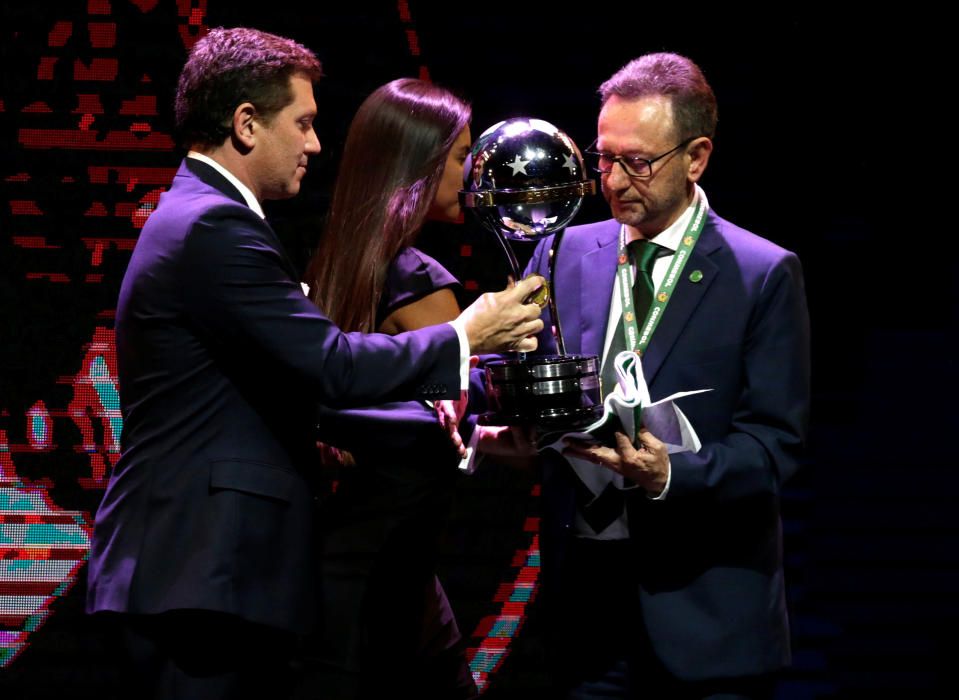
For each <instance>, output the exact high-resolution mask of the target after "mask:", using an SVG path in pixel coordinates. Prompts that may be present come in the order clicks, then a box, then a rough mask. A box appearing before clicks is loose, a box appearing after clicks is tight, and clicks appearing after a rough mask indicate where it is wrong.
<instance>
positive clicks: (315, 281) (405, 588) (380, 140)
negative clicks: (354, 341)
mask: <svg viewBox="0 0 959 700" xmlns="http://www.w3.org/2000/svg"><path fill="white" fill-rule="evenodd" d="M470 114H471V113H470V108H469V106H468V105H467V104H466V103H465V102H463V101H462V100H460V99H458V98H457V97H455V96H454V95H452V94H451V93H450V92H448V91H446V90H444V89H442V88H439V87H437V86H435V85H432V84H430V83H426V82H424V81H421V80H414V79H408V78H407V79H401V80H395V81H393V82H391V83H388V84H386V85H384V86H382V87H380V88H379V89H378V90H376V91H375V92H374V93H373V94H371V95H370V96H369V97H368V98H367V99H366V101H365V102H363V104H362V105H361V106H360V108H359V111H358V112H357V114H356V116H355V118H354V119H353V122H352V124H351V126H350V130H349V134H348V136H347V139H346V145H345V148H344V151H343V157H342V160H341V163H340V170H339V173H338V177H337V180H336V185H335V187H334V193H333V199H332V203H331V207H330V212H329V217H328V223H327V226H326V228H325V230H324V232H323V235H322V237H321V240H320V242H319V245H318V247H317V250H316V252H315V254H314V255H313V258H312V260H311V261H310V264H309V267H308V270H307V276H306V282H307V284H308V285H309V287H310V298H311V299H312V300H313V301H315V302H316V303H317V304H318V305H319V306H321V307H322V308H323V309H324V311H325V312H326V313H327V314H328V315H329V317H330V318H331V319H333V321H334V322H335V323H336V324H337V325H338V326H339V327H340V328H342V329H343V330H345V331H364V332H374V331H377V332H384V333H391V334H395V333H401V332H404V331H409V330H413V329H415V328H420V327H423V326H427V325H432V324H436V323H442V322H444V321H449V320H452V319H454V318H456V316H457V315H459V308H458V305H457V302H456V297H455V295H454V293H453V291H452V289H453V288H454V287H455V286H456V284H457V282H456V280H455V279H454V278H453V277H452V276H451V275H450V274H449V273H448V272H447V271H446V270H445V269H444V268H443V267H442V266H441V265H440V264H439V263H437V262H436V261H435V260H433V259H432V258H430V257H429V256H427V255H425V254H424V253H422V252H420V251H418V250H417V249H415V248H413V247H412V244H413V242H414V241H415V239H416V236H417V234H418V233H419V231H420V228H421V226H422V225H423V223H424V221H425V220H426V219H438V220H443V221H455V220H457V219H458V217H459V213H460V210H459V203H458V200H457V192H458V191H459V189H460V188H461V187H462V181H463V162H464V160H465V158H466V156H467V153H468V151H469V148H470V130H469V121H470ZM336 415H337V416H339V418H338V419H337V420H336V422H335V423H333V424H332V425H333V426H334V427H333V428H332V430H333V431H334V432H333V434H330V433H327V434H326V435H324V436H323V437H324V439H325V440H327V441H329V442H330V443H335V444H337V445H338V446H340V447H345V448H346V450H348V451H344V450H340V449H332V448H327V449H326V450H325V451H324V455H325V461H327V462H329V461H331V460H332V461H334V462H335V463H336V465H337V473H336V484H337V487H336V491H335V493H334V494H333V495H332V496H331V497H330V498H329V500H328V502H327V503H324V505H323V508H322V509H321V517H322V522H321V542H322V544H321V547H322V551H321V553H320V569H321V571H320V577H319V579H320V581H321V586H322V591H321V593H320V598H319V599H320V607H321V610H320V621H319V628H320V630H321V633H320V637H321V639H320V645H319V658H320V665H321V673H320V676H319V677H320V685H321V686H322V687H320V688H318V690H319V691H320V692H321V693H323V694H322V695H321V697H324V698H327V697H350V698H355V697H362V698H374V697H376V698H380V697H390V696H392V695H394V694H395V693H397V692H399V691H401V690H402V691H404V692H409V693H410V694H411V697H418V698H433V697H437V698H440V697H441V698H471V697H475V696H476V692H477V691H476V687H475V685H474V683H473V680H472V677H471V674H470V670H469V666H468V664H467V662H466V658H465V653H464V649H463V643H462V640H461V638H460V634H459V631H458V629H457V626H456V621H455V619H454V617H453V613H452V610H451V609H450V606H449V602H448V601H447V599H446V595H445V593H444V592H443V588H442V586H441V585H440V583H439V580H438V579H437V578H436V559H437V548H438V543H439V536H440V533H441V531H442V528H443V524H444V522H445V519H446V517H447V516H448V513H449V507H450V502H451V499H452V491H453V488H454V486H455V482H456V479H457V478H458V477H459V475H460V471H459V469H458V468H457V467H458V464H459V462H460V455H459V453H458V451H457V448H456V447H454V445H453V443H452V441H451V440H450V437H449V435H448V434H446V432H444V429H443V428H442V427H440V424H439V421H438V420H437V417H436V415H435V414H434V413H433V410H432V409H431V408H429V407H428V406H426V405H425V404H421V403H417V402H406V403H398V404H392V405H389V406H385V407H384V406H379V407H376V408H375V409H368V410H356V411H337V412H336Z"/></svg>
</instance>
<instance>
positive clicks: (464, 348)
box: [448, 318, 470, 391]
mask: <svg viewBox="0 0 959 700" xmlns="http://www.w3.org/2000/svg"><path fill="white" fill-rule="evenodd" d="M448 323H449V324H450V325H451V326H453V330H455V331H456V337H457V338H459V341H460V391H469V388H470V341H469V338H467V337H466V328H464V326H463V323H464V322H463V321H461V320H460V319H459V318H454V319H453V320H452V321H449V322H448Z"/></svg>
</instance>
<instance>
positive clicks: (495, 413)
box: [459, 118, 603, 432]
mask: <svg viewBox="0 0 959 700" xmlns="http://www.w3.org/2000/svg"><path fill="white" fill-rule="evenodd" d="M595 192H596V183H595V182H594V181H592V180H588V179H587V178H586V171H585V168H584V167H583V156H582V155H581V154H580V152H579V149H578V148H577V147H576V144H575V143H573V140H572V139H571V138H569V136H567V135H566V134H565V133H564V132H563V131H561V130H559V129H558V128H556V127H555V126H553V125H552V124H550V123H549V122H547V121H543V120H542V119H526V118H515V119H509V120H507V121H502V122H499V123H498V124H495V125H493V126H491V127H490V128H489V129H487V130H486V131H484V132H483V133H482V134H481V135H480V137H479V138H478V139H477V140H476V142H475V143H474V144H473V148H472V150H471V152H470V155H469V157H468V158H467V161H466V165H465V169H464V176H463V190H462V191H460V193H459V197H460V203H461V204H462V205H463V207H464V208H467V209H470V210H472V211H473V212H475V213H476V215H477V216H478V217H479V219H480V221H481V222H482V223H483V224H484V226H485V227H486V228H488V229H489V230H491V231H493V233H494V234H496V239H497V240H498V241H499V242H500V244H501V245H502V246H503V250H504V251H505V253H506V257H507V258H508V259H509V263H510V266H511V267H512V270H513V279H519V276H520V269H519V264H518V263H517V260H516V256H515V254H514V253H513V249H512V248H511V247H510V244H509V241H510V240H514V241H536V240H539V239H541V238H545V237H546V236H549V235H551V234H555V237H554V238H553V243H552V246H551V248H550V252H549V280H547V286H546V287H544V288H543V289H542V290H541V293H542V294H541V295H540V293H537V295H536V297H537V298H536V299H535V300H536V301H537V303H539V304H540V305H541V306H542V305H545V304H546V303H548V304H549V308H550V313H551V315H552V320H553V327H552V330H553V336H554V337H555V339H556V348H557V350H558V351H559V354H558V355H540V356H532V357H528V356H527V355H526V353H516V354H515V356H513V357H509V358H506V359H502V360H495V361H491V362H488V363H487V364H486V388H487V396H488V399H489V404H490V408H491V409H492V410H491V411H490V412H489V413H485V414H483V415H482V416H480V422H482V423H486V424H490V425H529V426H534V427H536V428H538V429H540V430H542V431H545V432H553V431H556V430H574V429H577V428H580V427H584V426H586V425H589V424H591V423H593V422H595V421H596V420H597V419H598V418H599V417H600V416H601V415H602V413H603V406H602V400H601V397H600V386H599V360H598V358H597V357H596V356H595V355H568V354H566V345H565V343H564V342H563V330H562V326H561V325H560V320H559V315H558V314H557V311H556V295H557V293H558V289H557V287H556V282H555V280H554V278H553V272H554V270H555V262H556V256H557V254H558V253H559V246H560V241H561V240H562V237H563V231H564V230H565V228H566V226H567V225H568V224H569V222H570V221H572V219H573V217H574V216H575V215H576V212H577V211H579V208H580V205H581V204H582V203H583V197H584V196H585V195H587V194H594V193H595Z"/></svg>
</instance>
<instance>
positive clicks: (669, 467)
mask: <svg viewBox="0 0 959 700" xmlns="http://www.w3.org/2000/svg"><path fill="white" fill-rule="evenodd" d="M672 480H673V464H672V462H670V461H669V458H668V457H667V458H666V486H664V487H663V492H662V493H661V494H659V495H658V496H655V497H654V496H648V498H649V500H651V501H665V500H666V494H667V493H669V484H670V482H671V481H672Z"/></svg>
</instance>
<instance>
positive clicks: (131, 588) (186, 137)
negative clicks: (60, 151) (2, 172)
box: [88, 29, 542, 700]
mask: <svg viewBox="0 0 959 700" xmlns="http://www.w3.org/2000/svg"><path fill="white" fill-rule="evenodd" d="M319 73H320V66H319V63H318V62H317V60H316V58H315V56H314V55H313V54H312V53H311V52H310V51H308V50H307V49H305V48H304V47H302V46H300V45H299V44H296V43H295V42H292V41H290V40H287V39H283V38H281V37H277V36H273V35H270V34H265V33H263V32H258V31H255V30H250V29H231V30H222V29H218V30H214V31H212V32H211V33H210V34H209V35H207V36H206V37H205V38H203V39H202V40H200V41H199V42H198V43H197V44H196V45H195V47H194V48H193V50H192V52H191V55H190V58H189V60H188V62H187V64H186V66H185V67H184V69H183V73H182V74H181V76H180V81H179V86H178V90H177V98H176V115H177V125H178V128H179V129H180V132H181V136H182V138H183V141H184V142H185V144H187V145H189V146H190V148H191V151H190V153H189V155H188V157H187V158H186V159H185V160H184V161H183V164H182V166H181V167H180V170H179V172H178V173H177V174H176V177H175V178H174V182H173V185H172V187H171V189H170V191H169V192H167V193H166V194H164V195H163V197H162V198H161V200H160V203H159V206H158V207H157V210H156V211H155V212H154V213H153V215H152V216H151V217H150V219H149V220H148V222H147V223H146V225H145V226H144V228H143V231H142V234H141V236H140V238H139V240H138V242H137V246H136V249H135V250H134V253H133V255H132V257H131V260H130V264H129V267H128V269H127V272H126V275H125V277H124V280H123V285H122V288H121V292H120V299H119V303H118V307H117V320H116V337H117V355H118V361H119V381H120V396H121V404H122V410H123V417H124V428H123V436H122V443H123V455H122V457H121V459H120V461H119V463H118V464H117V467H116V469H115V470H114V473H113V475H112V478H111V480H110V484H109V486H108V488H107V490H106V493H105V494H104V498H103V502H102V504H101V506H100V509H99V511H98V513H97V517H96V525H95V530H94V538H93V545H92V549H91V554H90V569H89V594H88V609H89V610H90V611H91V612H110V613H114V619H115V620H117V621H118V623H119V625H118V626H119V627H120V628H121V629H122V634H123V635H124V636H125V642H124V645H123V646H124V647H125V650H126V652H128V653H129V654H130V657H131V660H130V663H129V664H125V668H126V669H127V670H129V671H130V674H129V675H130V679H129V684H130V685H129V688H128V693H129V696H130V697H136V698H148V697H162V698H178V699H181V700H182V699H186V698H204V700H210V699H211V698H237V697H269V698H281V697H285V696H286V694H287V693H288V692H289V691H290V687H291V686H292V684H293V674H292V673H291V671H290V667H289V661H290V658H291V653H292V650H293V647H294V645H295V641H296V634H298V633H302V632H305V631H307V630H308V629H309V627H310V625H311V623H312V619H313V611H312V607H313V590H314V582H313V580H312V570H313V567H314V561H313V558H314V556H315V554H314V550H313V547H312V542H311V528H312V519H313V518H312V516H313V509H314V506H315V503H314V497H313V494H312V493H311V489H310V477H311V472H312V470H313V469H314V468H315V466H316V456H315V454H314V450H315V439H316V438H315V435H316V430H315V429H316V422H317V418H316V417H317V415H318V414H317V408H316V405H317V403H318V402H321V403H323V404H325V405H326V406H328V407H337V406H346V405H354V404H360V405H364V404H370V403H373V402H376V401H381V400H388V399H411V398H421V399H429V398H436V399H442V398H446V397H450V396H452V397H455V396H459V393H460V390H461V388H465V385H466V379H465V377H466V375H467V372H468V359H469V356H470V354H472V353H479V352H484V351H490V350H492V349H494V348H499V349H505V348H509V347H518V348H521V347H524V346H527V347H528V348H529V349H532V348H533V347H535V343H536V341H535V338H531V337H527V336H531V335H533V334H535V333H536V332H537V331H539V330H540V329H541V328H542V322H541V321H539V319H538V318H537V316H538V313H539V308H538V307H537V306H536V305H535V304H523V303H522V299H524V298H525V296H526V295H528V294H529V293H530V292H531V291H532V289H533V288H534V287H535V286H536V282H535V281H534V282H531V283H529V284H525V283H524V284H521V285H519V286H517V287H516V288H514V289H512V290H507V291H505V292H502V293H500V294H494V295H486V296H485V297H483V298H481V299H480V300H479V301H478V302H477V303H476V304H474V305H473V306H472V307H470V308H469V309H467V310H466V311H465V312H464V313H463V314H462V315H461V316H460V317H459V318H458V319H456V320H455V321H453V322H452V323H451V324H443V325H441V326H434V327H431V328H427V329H423V330H421V331H417V332H413V333H407V334H401V335H397V336H393V337H389V336H382V335H363V334H353V333H350V334H344V333H342V332H340V331H339V330H338V329H337V328H336V327H335V326H334V325H333V324H332V322H331V321H330V320H329V319H328V318H326V317H325V316H324V315H323V314H322V313H321V312H320V311H318V310H317V308H316V307H315V306H314V305H313V304H312V303H311V302H310V301H309V300H308V299H307V298H306V297H305V296H304V294H303V291H302V290H301V288H300V285H299V284H298V283H297V281H296V277H297V276H296V273H295V270H294V268H293V266H292V265H291V263H290V261H289V260H288V258H287V257H286V255H285V253H284V252H283V249H282V246H281V244H280V242H279V240H278V239H277V237H276V235H275V234H274V233H273V231H272V230H271V229H270V227H269V225H268V224H267V223H266V222H265V221H264V218H263V212H262V209H261V208H260V203H261V202H262V201H264V200H267V199H279V198H284V197H291V196H293V195H295V194H296V193H297V191H298V190H299V187H300V180H301V178H302V177H303V175H304V173H305V170H306V164H307V159H308V157H309V156H310V155H315V154H317V153H318V152H319V150H320V144H319V141H318V140H317V137H316V134H315V133H314V131H313V127H312V123H313V118H314V116H315V115H316V104H315V102H314V99H313V86H312V82H313V81H314V80H316V79H317V78H318V77H319ZM371 167H375V164H371ZM370 438H371V439H375V438H376V436H375V435H371V436H370Z"/></svg>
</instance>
